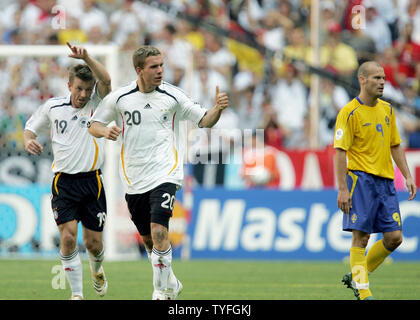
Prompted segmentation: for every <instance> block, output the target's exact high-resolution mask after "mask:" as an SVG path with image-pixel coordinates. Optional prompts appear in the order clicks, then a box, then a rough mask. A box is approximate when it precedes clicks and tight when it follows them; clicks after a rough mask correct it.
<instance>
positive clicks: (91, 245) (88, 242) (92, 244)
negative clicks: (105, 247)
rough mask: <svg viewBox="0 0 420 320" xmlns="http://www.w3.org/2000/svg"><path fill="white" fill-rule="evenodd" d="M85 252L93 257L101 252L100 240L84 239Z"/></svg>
mask: <svg viewBox="0 0 420 320" xmlns="http://www.w3.org/2000/svg"><path fill="white" fill-rule="evenodd" d="M85 246H86V250H87V251H89V252H90V253H92V254H93V255H98V254H99V253H101V251H102V240H100V239H96V238H89V239H85Z"/></svg>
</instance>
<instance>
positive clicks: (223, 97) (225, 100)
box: [216, 86, 229, 110]
mask: <svg viewBox="0 0 420 320" xmlns="http://www.w3.org/2000/svg"><path fill="white" fill-rule="evenodd" d="M216 106H217V108H219V110H224V109H226V108H227V107H229V97H228V95H227V93H225V92H220V91H219V86H216Z"/></svg>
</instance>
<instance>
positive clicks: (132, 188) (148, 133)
mask: <svg viewBox="0 0 420 320" xmlns="http://www.w3.org/2000/svg"><path fill="white" fill-rule="evenodd" d="M205 113H206V109H204V108H202V107H201V106H200V105H199V104H197V103H194V102H193V101H192V100H191V99H190V98H189V97H188V96H187V95H186V94H185V93H184V92H183V91H182V90H181V89H179V88H178V87H175V86H173V85H171V84H168V83H166V82H163V83H162V84H161V85H160V86H159V87H157V88H156V90H154V91H152V92H150V93H142V92H140V91H139V88H138V86H137V82H136V81H132V82H131V83H130V84H129V85H127V86H125V87H122V88H119V89H117V90H114V91H112V92H111V93H110V94H108V95H107V96H106V97H105V98H104V99H103V100H102V102H101V104H100V105H99V106H98V109H97V110H96V112H95V113H94V114H93V116H92V118H91V120H90V121H91V123H93V122H100V123H102V124H104V125H108V124H109V123H110V122H111V121H113V120H115V122H116V124H117V125H118V126H119V127H120V128H121V129H122V132H121V137H122V145H121V158H120V176H121V180H122V182H123V184H124V185H125V187H126V188H125V189H126V190H125V191H126V193H128V194H139V193H145V192H147V191H149V190H151V189H153V188H155V187H157V186H158V185H160V184H162V183H165V182H171V183H175V184H177V185H179V186H181V185H182V180H183V153H184V145H183V143H184V136H183V135H184V134H185V132H184V129H185V128H184V125H183V124H184V122H183V120H190V121H192V122H193V124H195V125H198V123H199V122H200V120H201V119H202V117H203V116H204V114H205Z"/></svg>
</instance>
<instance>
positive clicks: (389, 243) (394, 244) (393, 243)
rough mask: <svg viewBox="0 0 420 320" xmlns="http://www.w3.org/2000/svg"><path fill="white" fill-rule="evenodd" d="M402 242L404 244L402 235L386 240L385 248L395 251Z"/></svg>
mask: <svg viewBox="0 0 420 320" xmlns="http://www.w3.org/2000/svg"><path fill="white" fill-rule="evenodd" d="M402 242H403V238H402V235H401V234H398V235H395V236H393V237H390V238H387V239H384V245H385V247H386V248H387V249H388V250H391V251H394V250H395V249H397V248H398V247H399V246H400V245H401V243H402Z"/></svg>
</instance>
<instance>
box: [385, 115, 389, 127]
mask: <svg viewBox="0 0 420 320" xmlns="http://www.w3.org/2000/svg"><path fill="white" fill-rule="evenodd" d="M385 123H386V125H387V126H388V127H389V118H388V116H385Z"/></svg>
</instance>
